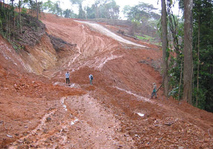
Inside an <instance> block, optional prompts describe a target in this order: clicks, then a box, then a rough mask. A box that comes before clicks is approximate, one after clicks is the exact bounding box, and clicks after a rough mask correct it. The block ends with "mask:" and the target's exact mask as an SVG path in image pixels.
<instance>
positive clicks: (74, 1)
mask: <svg viewBox="0 0 213 149" xmlns="http://www.w3.org/2000/svg"><path fill="white" fill-rule="evenodd" d="M83 1H84V0H70V2H71V3H72V4H77V5H78V11H79V13H78V18H81V19H84V18H85V12H84V10H83V8H82V3H83Z"/></svg>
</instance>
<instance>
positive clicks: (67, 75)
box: [65, 71, 70, 84]
mask: <svg viewBox="0 0 213 149" xmlns="http://www.w3.org/2000/svg"><path fill="white" fill-rule="evenodd" d="M65 77H66V84H69V83H70V74H69V72H68V71H67V72H66V74H65Z"/></svg>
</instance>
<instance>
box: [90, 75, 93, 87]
mask: <svg viewBox="0 0 213 149" xmlns="http://www.w3.org/2000/svg"><path fill="white" fill-rule="evenodd" d="M92 80H93V75H92V74H89V81H90V85H92Z"/></svg>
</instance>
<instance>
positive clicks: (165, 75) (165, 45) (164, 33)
mask: <svg viewBox="0 0 213 149" xmlns="http://www.w3.org/2000/svg"><path fill="white" fill-rule="evenodd" d="M161 5H162V11H161V13H162V15H161V26H162V37H161V39H162V48H163V85H164V94H165V95H166V96H168V93H169V77H168V54H167V53H168V51H167V49H168V40H167V13H166V3H165V0H161Z"/></svg>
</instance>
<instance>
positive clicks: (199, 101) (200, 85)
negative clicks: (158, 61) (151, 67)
mask: <svg viewBox="0 0 213 149" xmlns="http://www.w3.org/2000/svg"><path fill="white" fill-rule="evenodd" d="M179 2H180V8H181V9H184V8H183V6H184V5H183V4H184V3H183V0H180V1H179ZM171 6H172V3H170V2H169V3H168V5H167V7H168V9H167V22H168V37H169V49H170V50H169V54H170V56H169V70H168V72H169V85H170V93H169V95H171V96H173V97H174V98H176V99H178V100H181V99H183V92H184V72H183V71H184V65H186V63H184V50H183V48H184V42H185V41H184V33H185V31H184V25H183V23H184V21H183V19H180V18H178V17H176V16H174V15H173V14H172V12H171V11H170V8H171ZM160 28H161V27H160ZM192 28H193V34H192V39H193V44H192V46H193V50H192V56H193V60H192V62H193V68H191V69H193V79H192V91H191V94H192V101H191V104H192V105H194V106H196V107H198V108H201V109H204V110H207V111H211V112H213V86H212V83H213V61H212V59H213V2H212V1H209V0H194V1H193V24H192Z"/></svg>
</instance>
